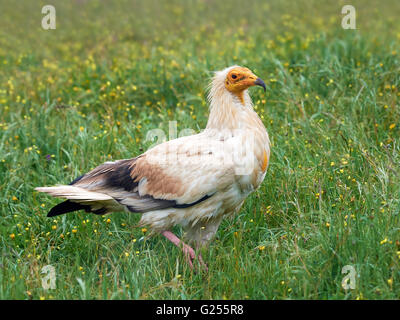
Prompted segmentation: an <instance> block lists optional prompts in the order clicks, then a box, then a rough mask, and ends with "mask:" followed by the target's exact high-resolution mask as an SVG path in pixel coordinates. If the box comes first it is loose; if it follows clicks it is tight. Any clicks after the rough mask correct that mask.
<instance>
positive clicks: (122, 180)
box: [71, 134, 234, 212]
mask: <svg viewBox="0 0 400 320" xmlns="http://www.w3.org/2000/svg"><path fill="white" fill-rule="evenodd" d="M223 153H224V151H223V146H222V142H221V141H218V140H213V139H207V138H206V137H205V136H204V135H202V134H199V135H194V136H188V137H183V138H179V139H175V140H171V141H168V142H166V143H163V144H160V145H157V146H156V147H154V148H152V149H150V150H148V151H147V152H146V153H144V154H142V155H141V156H138V157H136V158H133V159H125V160H118V161H115V162H106V163H104V164H102V165H100V166H98V167H96V168H95V169H93V170H92V171H90V172H88V173H86V174H85V175H83V176H81V177H79V178H77V179H75V180H74V181H73V182H72V183H71V186H73V187H77V188H80V189H85V190H88V191H91V192H94V193H96V194H103V195H105V196H106V197H107V196H109V197H112V198H113V199H114V200H116V201H118V202H119V203H120V204H122V205H124V206H126V207H127V208H128V209H129V210H130V211H132V212H147V211H152V210H158V209H164V208H170V207H175V208H186V207H190V206H193V205H195V204H197V203H199V202H202V201H204V200H206V199H208V198H209V197H211V196H213V195H214V194H215V193H216V192H218V191H221V190H224V189H225V188H227V187H229V186H230V185H231V184H232V183H233V182H234V171H233V166H232V164H231V163H229V162H227V163H226V161H224V154H223ZM74 199H75V200H74V201H77V197H76V196H75V198H74ZM85 201H88V199H85ZM89 201H90V199H89Z"/></svg>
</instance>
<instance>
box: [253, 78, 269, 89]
mask: <svg viewBox="0 0 400 320" xmlns="http://www.w3.org/2000/svg"><path fill="white" fill-rule="evenodd" d="M254 85H255V86H260V87H263V88H264V92H266V91H267V88H266V86H265V82H264V81H263V80H262V79H261V78H257V79H256V81H254Z"/></svg>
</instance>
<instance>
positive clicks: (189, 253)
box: [162, 231, 208, 272]
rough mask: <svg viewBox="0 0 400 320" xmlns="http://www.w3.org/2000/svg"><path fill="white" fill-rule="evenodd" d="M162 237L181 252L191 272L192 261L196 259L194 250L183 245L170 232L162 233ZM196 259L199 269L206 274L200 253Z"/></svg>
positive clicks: (205, 265) (206, 268) (192, 267)
mask: <svg viewBox="0 0 400 320" xmlns="http://www.w3.org/2000/svg"><path fill="white" fill-rule="evenodd" d="M162 235H163V236H164V237H166V238H167V239H168V240H169V241H171V242H172V243H173V244H174V245H176V246H177V247H180V248H181V249H182V252H183V254H184V255H185V259H186V262H187V263H188V264H189V267H190V269H192V270H193V269H194V266H193V261H194V260H195V259H196V252H195V251H194V249H193V248H192V247H191V246H189V245H187V244H186V243H184V242H183V241H182V240H181V239H179V238H178V237H177V236H176V235H174V234H173V233H172V232H171V231H163V232H162ZM197 258H198V260H199V262H200V265H201V267H203V269H204V270H205V271H206V272H208V267H207V264H206V263H205V262H204V260H203V257H202V256H201V254H200V253H199V254H198V255H197Z"/></svg>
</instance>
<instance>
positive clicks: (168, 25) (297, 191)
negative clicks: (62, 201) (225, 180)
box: [0, 0, 400, 299]
mask: <svg viewBox="0 0 400 320" xmlns="http://www.w3.org/2000/svg"><path fill="white" fill-rule="evenodd" d="M52 2H53V4H54V6H55V7H56V10H57V29H56V30H49V31H45V30H43V29H42V28H41V19H42V17H43V15H42V14H41V8H42V6H43V5H45V4H48V3H47V2H43V1H42V2H41V1H18V2H12V1H4V0H1V1H0V6H1V8H2V10H1V13H0V17H1V19H0V84H1V85H0V114H1V118H0V192H1V198H0V216H1V217H0V243H1V245H0V250H1V256H0V299H83V298H87V299H397V298H399V295H400V272H399V263H400V221H399V211H400V201H399V194H400V170H399V162H400V156H399V149H400V147H399V133H400V123H399V118H400V109H399V102H398V101H399V96H400V77H399V74H400V73H399V71H400V58H399V53H400V46H399V40H400V23H399V20H398V16H399V13H400V6H399V3H398V1H389V0H388V1H384V2H382V3H381V4H380V7H379V8H376V9H374V7H375V6H374V3H373V1H352V4H353V5H354V6H355V7H356V10H357V30H343V29H342V28H341V19H342V15H341V7H342V6H343V5H344V4H348V3H345V2H341V1H339V2H337V1H324V2H323V4H322V3H321V2H319V1H296V2H292V1H290V2H289V1H271V2H269V3H267V2H265V1H261V0H260V1H254V2H252V3H251V4H249V5H246V6H245V7H242V2H241V1H230V2H225V1H224V2H222V1H177V0H173V1H168V2H167V1H165V2H155V1H146V2H143V1H118V2H116V3H111V2H108V1H107V2H105V1H104V2H102V1H52ZM232 64H240V65H244V66H247V67H249V68H250V69H252V70H253V71H254V72H255V73H256V74H257V75H259V76H260V77H261V78H263V79H264V80H265V81H266V83H267V84H268V88H267V93H266V94H264V93H263V92H262V90H254V91H252V96H253V100H254V102H255V108H256V110H257V112H258V114H259V115H260V117H261V118H262V120H263V121H264V123H265V125H266V127H267V129H268V131H269V134H270V137H271V141H272V154H271V161H270V167H269V169H268V174H267V176H266V179H265V181H264V182H263V184H262V186H261V187H260V188H259V190H257V192H255V193H254V194H252V195H251V196H250V197H249V198H248V199H247V201H246V202H245V204H244V206H243V208H242V210H241V211H240V213H239V214H238V215H237V216H236V217H235V218H234V219H232V220H227V221H224V222H223V224H222V225H221V227H220V228H219V230H218V233H217V235H216V239H215V241H213V242H212V243H211V245H210V247H209V250H208V251H206V252H204V253H203V256H204V257H205V259H206V260H207V261H208V264H209V273H208V274H206V275H202V274H194V273H192V272H191V271H190V270H189V269H188V268H187V267H186V266H185V265H184V264H183V263H182V262H183V257H182V256H181V254H180V252H179V251H178V250H177V249H176V248H174V247H173V245H172V244H170V243H168V242H167V241H165V240H164V239H162V238H161V237H158V236H157V237H151V238H148V237H146V233H147V232H146V230H145V229H138V228H135V227H134V226H135V224H136V223H137V222H138V219H139V217H138V216H136V215H134V214H130V215H129V214H127V213H114V214H112V215H109V216H106V217H100V216H95V215H88V214H86V213H83V212H79V213H76V214H70V215H64V216H60V217H57V218H52V219H49V218H46V213H47V212H48V210H49V209H50V208H51V207H52V206H53V205H55V204H56V203H58V202H59V201H58V200H56V199H53V198H50V197H47V196H46V195H42V194H38V193H37V192H35V191H34V190H33V189H34V188H35V187H37V186H47V185H53V184H56V183H69V182H70V181H71V180H72V179H74V178H75V177H76V176H78V175H79V174H82V173H84V172H86V171H87V170H89V169H91V168H93V167H95V166H96V165H98V164H100V163H102V162H104V161H108V160H111V159H121V158H128V157H133V156H135V155H137V154H140V153H141V152H143V151H144V150H146V149H147V148H148V147H149V146H150V145H151V144H152V142H151V141H146V133H147V132H148V131H149V130H151V129H154V128H161V129H163V130H165V132H168V126H169V121H177V127H178V131H179V132H180V131H181V130H183V129H185V128H191V129H194V130H196V131H199V130H200V129H201V128H203V127H204V126H205V124H206V121H207V115H208V109H207V104H206V102H205V96H206V87H207V84H208V81H209V78H210V76H211V75H212V73H211V71H212V70H219V69H222V68H225V67H226V66H229V65H232ZM176 231H177V232H178V233H179V232H180V229H179V228H177V229H176ZM49 264H50V265H52V266H53V267H54V268H55V271H56V276H57V280H56V285H57V287H56V289H54V290H47V291H46V290H44V289H43V288H42V283H41V281H42V277H43V276H44V275H42V274H41V273H40V272H41V270H42V268H43V267H44V266H46V265H49ZM346 265H351V266H353V267H354V269H355V271H356V273H357V277H356V287H355V289H348V290H344V289H343V288H342V286H341V282H342V279H343V277H344V276H345V274H342V272H341V271H342V268H343V267H344V266H346Z"/></svg>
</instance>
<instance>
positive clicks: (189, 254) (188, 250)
mask: <svg viewBox="0 0 400 320" xmlns="http://www.w3.org/2000/svg"><path fill="white" fill-rule="evenodd" d="M182 250H183V253H184V254H185V258H186V261H187V262H188V264H189V266H190V269H192V270H194V271H196V269H195V268H194V266H193V261H194V260H195V259H196V252H195V251H194V249H193V248H192V247H189V246H188V245H186V244H185V245H184V246H183V249H182ZM197 258H198V260H199V262H200V265H201V267H202V268H204V270H205V272H208V267H207V264H206V263H205V262H204V260H203V257H202V256H201V254H199V255H198V256H197Z"/></svg>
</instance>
